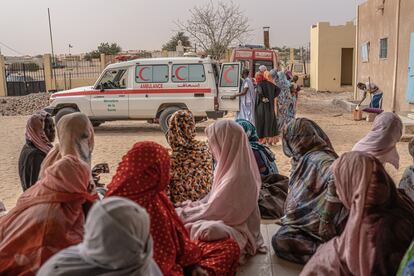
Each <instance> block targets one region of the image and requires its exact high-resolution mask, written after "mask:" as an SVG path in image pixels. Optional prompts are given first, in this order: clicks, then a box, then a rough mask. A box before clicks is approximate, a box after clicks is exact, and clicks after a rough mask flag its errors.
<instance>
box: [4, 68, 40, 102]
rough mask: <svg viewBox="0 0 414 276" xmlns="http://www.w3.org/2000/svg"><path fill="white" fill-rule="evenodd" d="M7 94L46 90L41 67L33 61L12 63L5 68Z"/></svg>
mask: <svg viewBox="0 0 414 276" xmlns="http://www.w3.org/2000/svg"><path fill="white" fill-rule="evenodd" d="M6 84H7V95H8V96H24V95H28V94H31V93H39V92H45V91H46V83H45V73H44V70H43V67H41V66H38V65H37V64H34V63H29V64H25V63H19V64H12V66H9V67H8V68H6Z"/></svg>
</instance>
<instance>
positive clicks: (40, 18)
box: [0, 0, 366, 55]
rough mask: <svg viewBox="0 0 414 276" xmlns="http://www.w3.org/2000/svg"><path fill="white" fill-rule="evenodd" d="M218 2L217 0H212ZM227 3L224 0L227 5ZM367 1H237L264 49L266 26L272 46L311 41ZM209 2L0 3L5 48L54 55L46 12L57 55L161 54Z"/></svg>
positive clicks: (255, 40)
mask: <svg viewBox="0 0 414 276" xmlns="http://www.w3.org/2000/svg"><path fill="white" fill-rule="evenodd" d="M213 1H214V2H216V0H213ZM225 1H226V0H225ZM365 1H366V0H268V1H257V0H238V1H237V0H235V1H234V2H236V3H238V4H239V5H240V7H241V9H242V10H243V11H244V12H245V14H246V15H247V17H248V18H249V20H250V24H251V28H252V29H253V30H254V32H253V33H252V35H251V37H250V39H249V40H250V41H248V42H250V43H259V44H262V43H263V42H262V41H263V38H262V26H270V27H271V29H270V42H271V45H272V46H283V45H287V46H300V45H306V44H307V43H308V42H309V29H310V26H311V25H312V24H314V23H316V22H318V21H330V22H331V23H333V24H335V25H339V24H344V23H345V22H346V21H350V20H354V19H355V7H356V4H357V3H362V2H365ZM204 2H205V0H112V1H109V0H70V1H69V0H0V5H1V6H0V7H1V8H0V48H1V51H2V53H3V54H4V55H17V53H15V52H13V51H11V50H9V49H7V48H6V47H5V46H4V45H2V44H1V43H4V44H6V45H7V46H9V47H12V48H13V49H15V50H17V51H18V52H19V53H24V54H39V53H45V52H50V40H49V29H48V20H47V8H50V10H51V16H52V27H53V39H54V46H55V52H56V53H68V44H69V43H70V44H72V45H73V46H74V48H73V49H72V53H81V52H86V51H90V50H92V49H95V48H96V46H97V45H98V44H99V43H100V42H104V41H108V42H117V43H119V44H120V45H121V46H122V48H123V49H125V50H127V49H146V50H155V49H160V48H161V45H162V44H163V43H165V42H166V41H167V40H168V39H169V37H170V36H171V34H172V33H173V32H174V30H176V26H175V24H174V21H176V20H177V19H186V18H187V17H188V15H189V12H188V10H189V9H190V8H192V7H193V6H194V5H200V4H202V3H204Z"/></svg>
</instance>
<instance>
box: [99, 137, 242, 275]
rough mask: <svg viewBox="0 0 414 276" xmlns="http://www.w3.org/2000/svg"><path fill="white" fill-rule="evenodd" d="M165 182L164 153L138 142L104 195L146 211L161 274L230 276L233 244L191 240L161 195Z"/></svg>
mask: <svg viewBox="0 0 414 276" xmlns="http://www.w3.org/2000/svg"><path fill="white" fill-rule="evenodd" d="M169 183H170V157H169V156H168V152H167V150H166V149H165V148H164V147H162V146H161V145H159V144H157V143H154V142H140V143H136V144H135V145H134V146H133V147H132V149H131V150H130V151H129V152H128V153H127V154H126V155H125V156H124V157H123V158H122V161H121V163H120V164H119V166H118V169H117V172H116V174H115V176H114V177H113V179H112V181H111V183H110V184H109V186H108V192H107V193H106V196H109V197H110V196H123V197H126V198H128V199H130V200H132V201H134V202H136V203H138V204H139V205H141V206H142V207H144V208H145V209H146V210H147V212H148V214H149V216H150V221H151V223H150V224H151V225H150V232H151V235H152V238H153V240H154V260H155V261H156V263H157V264H158V266H159V267H160V269H161V271H162V273H163V274H164V275H167V276H169V275H171V276H176V275H177V276H178V275H183V274H184V272H185V273H186V275H187V273H188V275H205V273H206V272H207V273H209V275H232V274H234V273H235V269H236V267H237V263H238V259H239V255H240V249H239V246H238V245H237V243H236V242H235V241H234V240H232V239H228V238H227V239H222V240H219V241H214V242H195V241H192V240H191V239H190V236H189V234H188V232H187V230H186V229H185V228H184V225H183V222H182V221H181V220H180V218H179V217H178V215H177V213H176V211H175V209H174V206H173V205H172V203H171V201H170V200H169V199H168V197H167V195H166V194H165V192H164V191H165V189H166V187H167V185H168V184H169ZM203 273H204V274H203Z"/></svg>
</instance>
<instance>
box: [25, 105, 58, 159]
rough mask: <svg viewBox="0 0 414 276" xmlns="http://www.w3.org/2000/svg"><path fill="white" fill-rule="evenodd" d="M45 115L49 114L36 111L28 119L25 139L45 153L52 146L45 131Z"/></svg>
mask: <svg viewBox="0 0 414 276" xmlns="http://www.w3.org/2000/svg"><path fill="white" fill-rule="evenodd" d="M47 116H50V115H49V114H48V113H46V112H45V111H37V112H35V113H34V114H33V115H32V116H30V118H29V120H27V125H26V140H28V141H30V142H32V143H33V145H34V146H35V147H36V148H38V149H39V150H41V151H42V152H43V153H45V154H47V153H48V152H49V151H50V150H51V149H52V147H53V145H52V143H51V142H50V141H49V139H48V138H47V136H46V133H45V121H46V118H47Z"/></svg>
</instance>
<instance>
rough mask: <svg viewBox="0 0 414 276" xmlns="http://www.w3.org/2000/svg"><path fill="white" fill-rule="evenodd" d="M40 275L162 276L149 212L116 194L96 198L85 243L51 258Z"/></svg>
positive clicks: (89, 217) (89, 218)
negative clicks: (153, 248) (156, 256)
mask: <svg viewBox="0 0 414 276" xmlns="http://www.w3.org/2000/svg"><path fill="white" fill-rule="evenodd" d="M37 275H38V276H48V275H56V276H58V275H107V276H111V275H112V276H115V275H117V276H118V275H119V276H124V275H125V276H127V275H136V276H141V275H148V276H161V275H162V274H161V271H160V270H159V269H158V266H157V265H156V264H155V262H154V260H153V259H152V239H151V235H150V219H149V216H148V214H147V212H146V211H145V209H144V208H142V207H141V206H139V205H138V204H136V203H135V202H133V201H130V200H128V199H125V198H120V197H115V196H114V197H110V198H105V199H103V200H102V201H98V202H96V203H95V204H94V205H93V207H92V208H91V210H90V211H89V214H88V218H87V220H86V223H85V237H84V239H83V241H82V243H80V244H78V245H75V246H72V247H69V248H66V249H64V250H62V251H60V252H59V253H58V254H56V255H55V256H53V257H52V258H50V259H49V260H48V261H47V262H46V263H45V264H44V265H43V266H42V268H41V269H40V271H39V272H38V273H37Z"/></svg>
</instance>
